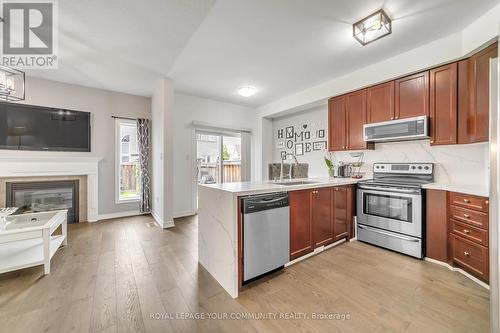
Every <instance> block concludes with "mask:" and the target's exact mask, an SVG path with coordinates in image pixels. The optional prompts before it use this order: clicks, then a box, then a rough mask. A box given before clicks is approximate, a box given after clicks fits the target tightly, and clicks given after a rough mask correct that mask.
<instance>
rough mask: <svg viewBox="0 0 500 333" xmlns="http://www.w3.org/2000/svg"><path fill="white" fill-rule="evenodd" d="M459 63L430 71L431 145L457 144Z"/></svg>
mask: <svg viewBox="0 0 500 333" xmlns="http://www.w3.org/2000/svg"><path fill="white" fill-rule="evenodd" d="M457 73H458V67H457V63H452V64H448V65H445V66H442V67H439V68H435V69H432V70H430V72H429V76H430V78H429V81H430V125H431V129H430V130H431V145H450V144H455V143H457V80H458V74H457Z"/></svg>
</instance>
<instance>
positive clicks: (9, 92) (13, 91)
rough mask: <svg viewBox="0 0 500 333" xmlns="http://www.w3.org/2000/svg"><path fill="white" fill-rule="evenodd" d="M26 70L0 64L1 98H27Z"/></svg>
mask: <svg viewBox="0 0 500 333" xmlns="http://www.w3.org/2000/svg"><path fill="white" fill-rule="evenodd" d="M24 89H25V74H24V72H22V71H20V70H17V69H14V68H11V67H7V66H1V65H0V99H3V100H4V101H22V100H24V98H25V95H24Z"/></svg>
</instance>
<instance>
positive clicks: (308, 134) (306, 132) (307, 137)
mask: <svg viewBox="0 0 500 333" xmlns="http://www.w3.org/2000/svg"><path fill="white" fill-rule="evenodd" d="M310 138H311V132H309V131H305V132H304V139H306V140H309V139H310Z"/></svg>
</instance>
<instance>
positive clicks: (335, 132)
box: [328, 96, 347, 151]
mask: <svg viewBox="0 0 500 333" xmlns="http://www.w3.org/2000/svg"><path fill="white" fill-rule="evenodd" d="M346 133H347V129H346V97H345V96H339V97H335V98H331V99H330V100H329V101H328V149H329V150H331V151H338V150H345V149H346V147H347V143H346V140H347V138H346Z"/></svg>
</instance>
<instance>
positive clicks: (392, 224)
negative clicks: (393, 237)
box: [357, 188, 422, 238]
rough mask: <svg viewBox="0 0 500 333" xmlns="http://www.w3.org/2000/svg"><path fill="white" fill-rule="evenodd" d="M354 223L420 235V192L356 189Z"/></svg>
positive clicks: (419, 236)
mask: <svg viewBox="0 0 500 333" xmlns="http://www.w3.org/2000/svg"><path fill="white" fill-rule="evenodd" d="M357 196H358V197H357V203H358V204H357V221H358V224H363V225H368V226H372V227H376V228H381V229H385V230H389V231H393V232H397V233H401V234H405V235H411V236H414V237H418V238H421V237H422V194H421V191H420V190H419V189H415V190H410V189H408V190H405V189H397V190H389V189H388V190H385V189H369V188H358V195H357Z"/></svg>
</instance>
